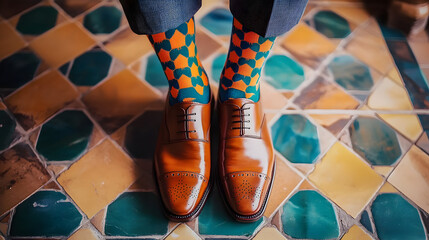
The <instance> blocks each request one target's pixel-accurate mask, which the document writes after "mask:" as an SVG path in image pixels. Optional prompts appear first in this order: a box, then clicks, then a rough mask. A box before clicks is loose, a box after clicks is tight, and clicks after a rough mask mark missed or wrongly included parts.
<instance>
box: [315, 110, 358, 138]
mask: <svg viewBox="0 0 429 240" xmlns="http://www.w3.org/2000/svg"><path fill="white" fill-rule="evenodd" d="M310 116H311V117H312V118H313V119H314V120H315V121H316V122H317V123H318V124H320V125H321V126H322V127H324V128H326V129H328V130H329V131H330V132H331V133H332V134H334V135H337V134H338V133H340V131H341V130H343V128H344V126H345V125H346V124H347V123H348V122H349V121H350V119H351V115H346V114H311V115H310Z"/></svg>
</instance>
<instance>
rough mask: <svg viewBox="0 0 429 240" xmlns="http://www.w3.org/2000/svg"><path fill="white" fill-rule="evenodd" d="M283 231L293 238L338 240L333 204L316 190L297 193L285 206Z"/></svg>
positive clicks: (282, 217)
mask: <svg viewBox="0 0 429 240" xmlns="http://www.w3.org/2000/svg"><path fill="white" fill-rule="evenodd" d="M281 219H282V222H283V231H284V232H285V233H286V234H288V235H289V236H291V237H293V238H310V239H331V238H337V237H338V235H339V228H338V222H337V217H336V215H335V211H334V208H333V207H332V204H331V203H330V202H329V201H328V200H326V199H325V198H324V197H323V196H322V195H320V194H319V193H318V192H316V191H314V190H303V191H299V192H297V193H295V195H293V196H292V197H291V198H290V200H289V201H288V202H286V204H285V205H284V206H283V213H282V216H281Z"/></svg>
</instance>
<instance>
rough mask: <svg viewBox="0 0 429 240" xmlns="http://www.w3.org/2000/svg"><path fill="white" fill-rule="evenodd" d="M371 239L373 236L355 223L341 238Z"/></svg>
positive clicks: (348, 239) (347, 239) (352, 239)
mask: <svg viewBox="0 0 429 240" xmlns="http://www.w3.org/2000/svg"><path fill="white" fill-rule="evenodd" d="M357 239H359V240H371V239H372V238H371V236H369V235H368V234H367V233H366V232H365V231H363V230H362V229H361V228H360V227H358V226H356V225H353V226H352V227H351V228H350V229H349V231H348V232H347V233H346V234H345V235H344V236H343V237H342V238H341V240H357Z"/></svg>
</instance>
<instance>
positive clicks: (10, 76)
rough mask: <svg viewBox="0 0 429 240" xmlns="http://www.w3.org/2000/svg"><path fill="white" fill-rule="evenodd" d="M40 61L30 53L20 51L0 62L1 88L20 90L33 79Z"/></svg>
mask: <svg viewBox="0 0 429 240" xmlns="http://www.w3.org/2000/svg"><path fill="white" fill-rule="evenodd" d="M39 65H40V59H39V58H38V57H37V56H36V55H34V53H32V52H30V51H20V52H17V53H14V54H13V55H11V56H9V57H7V58H5V59H3V60H1V61H0V88H12V89H15V88H19V87H21V86H22V85H24V84H26V83H27V82H29V81H30V80H32V79H33V77H34V75H35V73H36V71H37V68H38V67H39Z"/></svg>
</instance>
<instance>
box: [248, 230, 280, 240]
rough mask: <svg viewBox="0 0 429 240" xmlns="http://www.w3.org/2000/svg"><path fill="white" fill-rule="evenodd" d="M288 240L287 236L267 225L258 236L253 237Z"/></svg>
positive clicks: (263, 239)
mask: <svg viewBox="0 0 429 240" xmlns="http://www.w3.org/2000/svg"><path fill="white" fill-rule="evenodd" d="M266 239H270V240H286V238H285V237H284V236H283V235H282V234H281V233H280V232H279V231H278V230H277V229H276V228H273V227H266V228H263V229H262V230H261V231H260V232H258V234H256V236H255V237H254V238H253V240H266Z"/></svg>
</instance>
